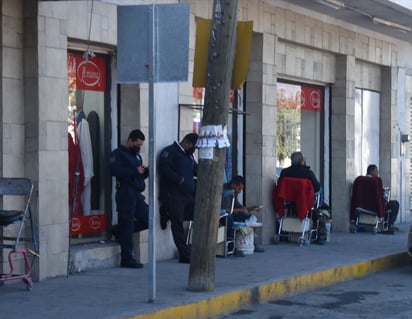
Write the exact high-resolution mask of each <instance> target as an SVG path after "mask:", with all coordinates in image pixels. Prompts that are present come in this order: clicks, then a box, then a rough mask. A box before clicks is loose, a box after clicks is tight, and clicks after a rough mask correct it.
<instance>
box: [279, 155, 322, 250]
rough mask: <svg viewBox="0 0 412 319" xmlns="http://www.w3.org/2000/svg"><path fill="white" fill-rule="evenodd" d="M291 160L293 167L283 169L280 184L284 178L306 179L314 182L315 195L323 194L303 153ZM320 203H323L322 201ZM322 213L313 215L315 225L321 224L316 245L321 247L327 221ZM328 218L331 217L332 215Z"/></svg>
mask: <svg viewBox="0 0 412 319" xmlns="http://www.w3.org/2000/svg"><path fill="white" fill-rule="evenodd" d="M290 158H291V162H292V165H291V166H289V167H286V168H284V169H282V171H281V172H280V177H279V180H278V184H279V183H280V181H281V180H282V178H283V177H295V178H306V179H309V180H310V181H311V182H312V185H313V189H314V191H315V193H318V192H321V186H320V183H319V181H318V179H317V178H316V176H315V174H314V173H313V171H312V170H311V169H310V166H307V165H306V161H305V158H304V156H303V153H302V152H301V151H297V152H293V153H292V155H291V157H290ZM320 202H321V203H322V200H321V201H320ZM321 211H322V212H323V211H324V210H317V211H316V212H315V214H314V215H313V218H314V219H313V221H314V224H316V223H318V222H319V225H318V238H317V241H316V243H317V244H319V245H323V244H324V243H325V242H326V224H325V222H326V220H325V216H324V214H323V213H320V212H321ZM326 217H330V215H329V216H326Z"/></svg>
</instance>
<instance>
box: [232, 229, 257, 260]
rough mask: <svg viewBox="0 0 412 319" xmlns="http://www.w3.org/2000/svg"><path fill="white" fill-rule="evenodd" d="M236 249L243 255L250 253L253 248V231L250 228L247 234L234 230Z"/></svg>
mask: <svg viewBox="0 0 412 319" xmlns="http://www.w3.org/2000/svg"><path fill="white" fill-rule="evenodd" d="M236 250H237V251H242V252H243V254H245V255H252V254H253V252H254V250H255V244H254V231H253V229H252V231H251V232H249V233H248V234H247V235H244V234H242V233H241V232H240V231H239V230H237V231H236Z"/></svg>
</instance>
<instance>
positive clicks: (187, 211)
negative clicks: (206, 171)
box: [159, 133, 198, 263]
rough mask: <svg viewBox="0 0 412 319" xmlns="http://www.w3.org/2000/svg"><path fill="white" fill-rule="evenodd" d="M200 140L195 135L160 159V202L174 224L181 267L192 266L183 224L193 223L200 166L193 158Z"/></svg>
mask: <svg viewBox="0 0 412 319" xmlns="http://www.w3.org/2000/svg"><path fill="white" fill-rule="evenodd" d="M197 139H198V135H197V134H196V133H190V134H187V135H186V136H185V137H184V138H183V140H182V141H181V142H180V143H179V142H177V141H176V142H174V143H173V144H171V145H169V146H167V147H165V148H164V149H163V150H162V152H161V153H160V156H159V173H160V174H159V176H160V188H159V193H160V194H159V199H160V201H161V202H162V205H166V206H167V210H168V212H169V217H170V221H171V223H172V235H173V240H174V242H175V245H176V247H177V249H178V251H179V254H180V258H179V262H181V263H190V248H189V247H188V245H186V236H185V232H184V229H183V221H184V220H193V214H194V205H195V179H194V177H195V176H197V163H196V161H195V159H194V157H193V153H194V151H195V145H196V142H197Z"/></svg>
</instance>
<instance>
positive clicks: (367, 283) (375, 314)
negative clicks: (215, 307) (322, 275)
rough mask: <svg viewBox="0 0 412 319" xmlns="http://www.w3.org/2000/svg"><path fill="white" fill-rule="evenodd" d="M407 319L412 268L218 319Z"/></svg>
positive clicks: (411, 300) (410, 315)
mask: <svg viewBox="0 0 412 319" xmlns="http://www.w3.org/2000/svg"><path fill="white" fill-rule="evenodd" d="M256 318H259V319H300V318H302V319H303V318H305V319H310V318H316V319H324V318H325V319H326V318H335V319H389V318H390V319H410V318H412V268H411V267H410V266H406V267H402V268H398V269H394V270H391V271H387V272H382V273H378V274H373V275H369V276H367V277H363V278H360V279H356V280H351V281H347V282H345V283H341V284H337V285H333V286H330V287H326V288H322V289H318V290H314V291H311V292H306V293H302V294H298V295H296V296H293V297H289V298H282V299H278V300H275V301H270V302H268V303H264V304H260V305H254V306H252V307H246V308H242V309H240V310H239V311H236V312H234V313H232V314H230V315H225V316H221V317H219V318H218V319H256Z"/></svg>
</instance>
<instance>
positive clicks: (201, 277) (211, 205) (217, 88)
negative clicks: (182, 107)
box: [188, 0, 239, 291]
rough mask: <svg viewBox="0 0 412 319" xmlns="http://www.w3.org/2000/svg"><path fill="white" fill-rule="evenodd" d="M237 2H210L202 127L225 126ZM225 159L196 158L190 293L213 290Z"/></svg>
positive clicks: (218, 153) (218, 154)
mask: <svg viewBox="0 0 412 319" xmlns="http://www.w3.org/2000/svg"><path fill="white" fill-rule="evenodd" d="M238 2H239V1H238V0H214V3H213V18H212V25H211V30H210V42H209V51H208V68H207V80H206V92H205V104H204V109H203V120H202V126H206V125H222V126H226V125H227V119H228V112H229V91H230V86H231V80H232V71H233V62H234V55H235V49H236V26H237V8H238ZM225 156H226V149H225V148H218V147H214V148H213V158H212V159H202V158H199V167H198V179H197V190H196V203H195V216H194V227H193V241H192V255H191V262H190V272H189V284H188V290H190V291H213V290H214V283H215V259H216V239H217V229H218V221H219V212H220V206H221V196H222V184H223V170H224V163H225Z"/></svg>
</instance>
